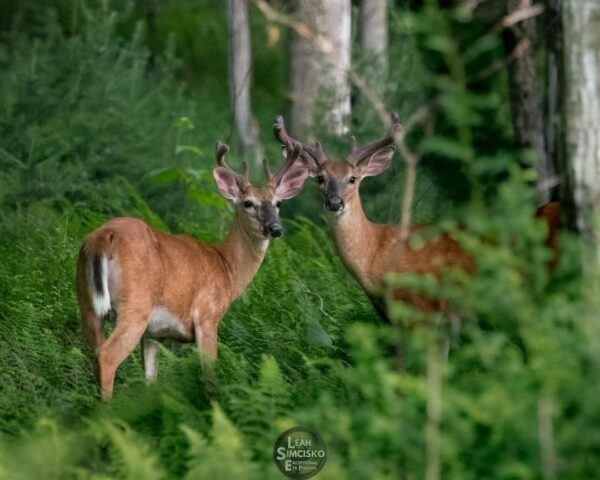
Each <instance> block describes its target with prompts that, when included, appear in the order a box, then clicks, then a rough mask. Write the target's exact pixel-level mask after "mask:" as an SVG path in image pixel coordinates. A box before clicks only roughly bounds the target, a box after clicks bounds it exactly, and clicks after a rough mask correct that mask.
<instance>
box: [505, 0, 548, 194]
mask: <svg viewBox="0 0 600 480" xmlns="http://www.w3.org/2000/svg"><path fill="white" fill-rule="evenodd" d="M531 3H533V2H532V0H509V2H508V3H507V7H508V11H509V12H512V11H514V10H517V9H518V8H519V7H520V6H524V4H531ZM535 42H536V24H535V18H529V19H526V20H524V21H522V22H520V23H517V24H515V25H514V26H512V27H511V28H510V29H507V30H505V32H504V46H505V49H506V54H507V55H511V53H512V52H514V51H516V49H517V46H518V45H520V46H523V45H525V48H523V50H522V53H520V54H519V55H518V56H517V57H516V58H515V59H514V61H513V62H511V63H510V64H509V67H508V81H509V86H510V101H511V109H512V117H513V128H514V133H515V137H516V139H517V142H518V143H519V145H520V146H522V147H524V148H530V149H532V150H533V151H534V152H535V154H536V156H537V171H538V180H537V191H538V203H539V204H540V205H542V204H544V203H547V202H548V201H550V188H551V181H552V178H554V173H555V172H554V166H553V165H552V162H551V160H552V159H551V158H550V157H548V155H547V153H546V146H545V142H544V123H543V113H542V103H541V100H540V96H539V94H538V91H539V82H538V77H537V74H536V68H535V55H534V53H535V52H534V48H535Z"/></svg>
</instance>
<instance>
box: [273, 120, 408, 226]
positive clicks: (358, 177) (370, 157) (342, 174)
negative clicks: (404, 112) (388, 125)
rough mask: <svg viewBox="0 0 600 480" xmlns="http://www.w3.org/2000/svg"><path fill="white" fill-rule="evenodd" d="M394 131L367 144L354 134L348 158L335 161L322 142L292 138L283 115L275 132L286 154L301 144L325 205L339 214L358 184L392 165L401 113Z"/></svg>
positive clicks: (400, 128) (277, 123)
mask: <svg viewBox="0 0 600 480" xmlns="http://www.w3.org/2000/svg"><path fill="white" fill-rule="evenodd" d="M392 124H393V126H392V130H393V131H392V133H390V134H389V135H387V136H385V137H383V138H381V139H379V140H376V141H374V142H372V143H369V144H368V145H365V146H363V147H358V145H357V144H356V139H355V138H354V137H352V141H351V152H350V154H349V155H348V157H346V159H345V160H344V161H337V162H336V161H331V160H329V159H328V158H327V156H326V155H325V153H324V152H323V148H322V147H321V144H320V143H319V142H317V143H316V144H315V146H314V147H313V146H310V145H306V144H303V143H300V142H298V141H297V140H295V139H293V138H291V137H290V136H289V135H288V133H287V132H286V130H285V126H284V123H283V118H282V117H277V119H276V120H275V124H274V125H273V133H274V134H275V137H276V138H277V140H279V141H280V142H281V144H282V145H283V152H284V155H287V152H289V151H290V150H292V149H294V148H296V147H297V146H301V149H302V150H301V152H300V157H301V158H302V161H303V163H304V164H305V165H306V167H307V168H308V170H309V174H310V176H312V177H315V178H316V179H317V183H318V184H319V188H320V189H321V192H322V194H323V199H324V201H325V208H326V209H327V210H328V211H329V212H331V213H333V214H336V215H341V214H342V213H343V212H344V210H345V207H346V205H348V204H350V202H351V201H352V200H353V198H354V197H356V196H358V187H359V185H360V183H361V181H362V179H363V178H365V177H372V176H375V175H379V174H380V173H382V172H383V171H385V170H386V168H387V167H388V166H389V164H390V162H391V160H392V157H393V156H394V150H395V147H394V146H393V143H394V134H395V133H397V132H400V131H402V125H400V122H399V117H398V114H396V113H394V114H392Z"/></svg>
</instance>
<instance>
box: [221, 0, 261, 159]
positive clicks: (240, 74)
mask: <svg viewBox="0 0 600 480" xmlns="http://www.w3.org/2000/svg"><path fill="white" fill-rule="evenodd" d="M228 14H229V94H230V98H231V106H232V108H233V117H234V124H235V128H236V131H237V134H238V137H239V141H240V143H241V145H242V148H243V149H244V151H245V153H246V154H247V155H250V156H252V157H253V158H254V159H255V160H256V161H257V162H260V159H261V157H262V152H261V148H260V138H259V131H258V125H257V122H256V120H255V119H254V116H253V115H252V108H251V103H250V87H251V84H252V52H251V43H250V20H249V16H248V0H229V2H228Z"/></svg>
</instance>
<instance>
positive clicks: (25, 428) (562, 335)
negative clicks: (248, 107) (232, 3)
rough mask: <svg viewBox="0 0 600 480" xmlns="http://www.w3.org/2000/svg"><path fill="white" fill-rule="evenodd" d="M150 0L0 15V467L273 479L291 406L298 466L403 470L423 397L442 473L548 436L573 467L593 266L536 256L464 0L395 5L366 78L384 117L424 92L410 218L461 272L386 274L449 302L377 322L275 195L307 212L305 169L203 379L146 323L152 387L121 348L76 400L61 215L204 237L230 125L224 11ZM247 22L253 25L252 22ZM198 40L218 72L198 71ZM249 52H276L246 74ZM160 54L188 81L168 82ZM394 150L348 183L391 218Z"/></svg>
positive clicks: (587, 472)
mask: <svg viewBox="0 0 600 480" xmlns="http://www.w3.org/2000/svg"><path fill="white" fill-rule="evenodd" d="M163 3H164V5H163V7H161V8H162V10H161V15H160V16H158V17H156V18H155V22H156V23H154V24H152V23H151V22H150V23H149V24H148V27H146V26H145V24H144V23H143V22H141V21H140V18H141V16H144V17H146V13H144V14H143V15H141V14H140V12H139V11H138V9H140V8H141V7H140V5H141V4H140V5H134V4H130V5H129V6H128V7H127V8H124V9H123V10H122V11H120V12H119V13H118V14H114V13H112V10H111V9H110V8H109V5H108V4H106V3H103V4H102V5H100V6H99V7H98V8H96V7H89V8H88V7H87V6H86V5H85V3H84V2H82V3H81V4H77V5H75V6H72V7H71V9H72V10H70V9H69V8H68V6H65V3H64V2H50V1H48V2H45V3H44V4H47V5H53V6H55V7H56V12H58V13H48V12H52V11H50V10H46V9H43V13H44V15H41V13H40V11H41V10H40V11H38V12H37V13H35V12H36V9H35V8H34V7H35V5H33V4H30V3H29V2H24V3H23V5H22V10H19V11H20V12H21V14H22V17H20V18H25V19H29V20H28V21H27V22H26V25H27V26H28V28H29V30H28V29H21V31H19V29H16V28H15V29H13V30H11V31H10V32H9V31H8V30H4V31H5V32H6V34H5V35H4V37H3V38H4V39H5V40H3V43H2V44H1V48H0V98H2V108H1V109H0V139H1V140H0V258H1V259H2V261H1V262H0V385H1V387H0V388H1V390H0V478H7V479H21V478H22V479H26V478H27V479H29V478H36V477H39V478H56V479H58V478H60V479H63V478H98V479H100V478H115V477H117V478H131V479H136V478H156V479H163V478H207V479H208V478H210V479H215V478H249V479H253V478H257V479H258V478H261V479H262V478H273V479H275V478H280V474H279V472H278V471H277V469H276V467H275V465H274V464H273V461H272V447H273V443H274V441H275V439H276V438H277V436H278V435H279V434H280V433H281V432H282V431H283V430H285V429H287V428H290V427H292V426H296V425H306V426H308V427H311V428H314V429H316V430H317V431H319V432H320V434H321V435H322V437H323V438H324V439H325V442H326V443H327V447H328V452H329V456H328V460H327V463H326V465H325V468H324V470H323V471H322V472H321V474H320V476H319V478H323V479H342V478H343V479H347V478H373V479H392V478H420V477H422V476H423V473H424V471H425V469H426V468H427V463H428V459H427V457H426V454H425V452H426V450H427V445H428V442H430V441H431V438H430V437H428V436H427V435H426V434H425V429H426V425H427V424H428V405H430V402H431V401H432V400H436V398H434V397H436V395H437V396H440V395H441V401H442V406H443V408H442V421H441V424H440V430H439V432H438V433H437V436H438V437H439V438H438V440H439V441H440V444H441V460H442V472H443V476H444V478H456V479H461V480H462V479H468V478H473V479H479V478H523V479H525V478H527V479H529V478H541V477H542V474H541V473H540V472H541V470H542V468H543V464H544V462H545V461H547V460H544V458H545V457H544V455H546V454H547V453H548V452H547V451H546V450H543V449H544V448H546V449H547V448H548V447H547V445H548V442H549V441H550V442H551V443H552V444H553V445H554V449H555V451H554V455H555V456H556V458H557V465H558V474H559V475H560V476H563V477H565V478H594V476H595V475H596V472H597V467H598V465H597V460H596V459H597V458H598V456H599V454H600V442H599V441H598V438H600V428H599V425H600V418H599V415H598V409H597V398H598V389H599V387H600V384H599V380H600V376H599V375H598V374H599V368H600V355H599V354H598V349H597V348H596V347H595V346H596V345H597V343H598V340H600V327H599V326H598V322H597V321H596V319H595V315H596V312H597V311H598V307H599V305H598V299H597V294H596V292H597V285H598V283H597V280H594V279H589V280H588V282H587V283H585V284H584V283H583V282H581V279H580V273H579V271H578V268H577V267H576V265H578V264H579V252H578V251H577V248H576V242H575V241H573V239H570V238H568V235H566V236H565V238H563V239H562V241H561V261H560V263H559V264H558V266H557V268H556V269H555V271H554V272H553V273H552V274H550V272H549V270H548V268H547V265H548V262H549V260H550V258H551V257H550V253H549V252H548V250H547V249H546V247H545V246H544V245H543V242H544V238H545V230H544V226H543V225H542V224H541V222H539V221H536V220H534V219H533V216H534V207H533V205H534V201H533V193H532V189H531V187H530V185H529V182H530V181H531V179H532V169H531V167H530V165H529V164H528V162H526V161H525V159H526V155H523V154H521V153H520V152H517V151H515V149H514V148H513V146H512V144H511V138H510V134H509V132H508V125H509V124H508V121H507V112H506V107H505V105H506V103H507V101H506V91H505V87H504V86H503V83H502V80H503V79H502V74H501V73H499V74H496V75H493V76H492V77H490V78H489V79H488V80H489V82H488V83H487V84H485V85H483V84H482V83H478V81H471V79H472V76H473V75H474V71H477V70H485V67H486V66H487V65H489V64H490V63H491V62H493V61H494V60H495V59H496V58H497V56H498V45H499V44H498V39H497V38H496V37H495V36H494V35H491V34H489V33H482V32H488V30H486V29H485V28H483V27H482V26H481V25H478V24H476V23H474V22H471V21H470V20H469V19H468V18H467V17H465V15H466V13H465V11H464V10H461V9H460V8H459V9H458V10H450V11H447V10H444V11H442V10H438V9H437V7H435V6H434V3H435V2H426V3H427V7H426V8H425V9H423V10H422V11H419V12H417V13H413V14H410V15H407V14H406V12H405V11H404V10H399V11H398V12H396V14H395V15H394V16H393V20H394V22H393V24H392V38H395V39H396V40H395V41H396V42H397V44H393V45H392V47H391V52H392V53H393V55H398V56H401V58H402V62H399V63H398V64H395V65H393V66H392V76H391V78H397V76H398V75H400V74H403V78H404V80H403V81H402V82H396V81H395V82H390V85H388V86H387V87H386V92H387V94H388V96H389V97H388V98H395V99H397V103H399V104H401V111H402V112H403V114H404V115H406V114H409V113H410V112H411V111H413V110H414V108H416V107H417V106H418V105H419V103H420V102H421V100H422V99H426V98H427V99H430V98H431V99H434V100H435V102H437V103H438V105H439V110H438V115H437V117H436V118H435V122H434V125H433V127H435V128H432V129H431V130H432V131H433V132H434V134H432V135H429V136H424V137H420V136H419V135H418V134H415V135H413V136H411V138H410V144H411V148H414V149H415V150H416V151H418V152H419V153H420V154H421V155H422V161H421V165H420V171H419V175H420V180H419V183H418V185H417V186H416V187H417V188H416V190H417V197H418V198H417V199H418V201H417V203H416V204H415V206H414V209H415V217H416V218H418V219H419V220H421V219H428V220H431V219H432V218H433V219H435V218H436V217H437V218H438V220H439V221H438V222H436V224H435V225H433V226H432V227H431V228H430V229H427V230H426V232H425V234H424V236H426V237H427V238H430V237H433V236H436V235H439V234H440V233H449V234H451V235H452V236H454V237H455V238H456V239H457V240H458V241H459V242H460V243H461V244H462V245H463V246H464V248H466V249H467V250H468V251H469V252H470V253H471V254H472V255H473V257H474V258H476V260H477V272H476V274H475V275H474V276H473V277H468V276H466V275H464V274H461V273H460V272H448V275H447V276H446V277H444V278H443V279H441V281H440V282H435V281H433V280H432V279H431V278H423V277H416V278H415V277H411V276H408V275H404V276H401V277H398V276H391V278H390V284H398V283H401V284H402V285H404V286H408V287H410V288H415V289H418V290H421V291H424V292H427V293H428V294H430V295H431V296H433V297H440V298H443V299H446V300H447V301H448V302H450V303H451V304H452V305H453V308H454V310H455V312H456V313H457V315H456V318H455V319H454V321H453V322H450V323H449V324H448V323H445V321H442V319H441V318H440V316H439V315H438V316H426V315H423V314H420V315H418V314H415V312H411V311H408V310H407V308H406V306H403V305H397V304H391V305H390V313H391V315H392V317H393V319H394V323H393V324H392V325H386V324H383V323H382V322H381V321H380V320H379V318H378V317H377V315H376V314H375V312H374V311H373V309H372V307H371V305H370V304H369V302H368V300H367V299H366V297H365V296H364V295H363V294H362V292H361V291H360V290H359V289H358V287H357V285H356V284H355V283H354V281H353V280H352V279H351V278H350V276H349V275H348V273H347V272H346V271H345V270H344V269H343V267H342V265H341V263H340V262H339V260H338V259H337V257H336V255H335V253H334V249H333V246H332V244H331V241H330V239H329V237H328V235H327V232H326V231H325V230H324V229H323V228H322V227H321V226H320V225H319V224H317V222H315V221H314V218H313V219H307V218H304V217H303V216H300V215H295V216H294V215H293V214H294V213H296V212H303V213H304V212H305V211H308V210H310V208H309V209H306V208H305V207H306V205H307V199H306V196H307V195H308V196H310V195H309V194H310V192H307V193H305V194H303V196H301V197H299V198H298V199H296V200H294V202H290V203H293V204H295V205H297V206H295V207H294V206H293V205H291V206H287V207H284V211H283V216H284V217H286V216H287V217H292V216H293V217H294V218H293V219H287V220H286V226H287V227H288V232H286V233H287V234H286V236H285V237H284V238H283V239H281V240H278V241H274V242H273V244H272V245H271V247H270V249H269V252H268V254H267V258H266V260H265V262H264V265H263V266H262V268H261V270H260V272H259V274H258V275H257V277H256V278H255V279H254V281H253V282H252V284H251V285H250V287H249V288H248V289H247V290H246V292H245V293H244V294H243V295H242V297H241V298H240V299H239V300H238V301H237V302H235V303H234V305H232V307H231V308H230V311H229V312H228V314H227V315H226V317H225V318H224V320H223V322H222V324H221V326H220V331H219V360H218V362H217V364H216V374H217V378H218V384H219V391H218V396H215V397H210V398H209V396H208V394H207V393H206V389H205V386H204V382H203V378H202V375H201V373H200V361H199V359H198V356H197V354H196V352H195V349H194V348H193V347H192V346H190V345H179V344H176V345H165V346H161V349H160V359H159V363H160V369H159V370H160V377H159V380H158V381H157V382H155V383H153V384H151V385H146V383H145V380H144V378H143V375H142V371H141V366H140V360H139V358H138V357H139V355H138V352H135V354H134V355H131V356H130V358H129V359H128V360H127V361H126V362H125V363H124V364H123V365H122V366H121V367H120V369H119V372H118V376H117V384H116V387H115V392H116V394H115V398H114V400H113V402H111V403H110V404H108V405H103V404H100V403H99V400H98V391H97V386H96V382H95V379H94V366H93V365H94V364H93V359H92V356H91V355H90V352H88V351H87V350H86V348H85V347H84V345H83V341H82V338H81V334H80V331H79V330H80V327H79V320H78V318H77V317H78V313H77V305H76V299H75V295H74V281H73V280H74V269H75V259H76V256H77V252H78V248H79V245H80V244H81V242H82V240H83V238H84V236H85V235H86V234H87V233H88V232H89V231H91V229H93V228H95V227H96V226H98V225H99V224H101V223H102V222H103V221H105V220H106V219H107V218H109V217H112V216H116V215H135V216H139V217H142V218H145V219H146V220H147V221H149V222H150V223H151V224H152V225H154V226H155V227H157V228H159V229H162V230H169V229H170V230H174V231H184V232H188V233H193V234H194V235H196V236H198V237H200V238H203V239H208V240H211V241H217V240H218V239H220V238H222V237H223V235H224V233H225V230H226V228H227V225H228V221H229V219H230V217H231V215H230V212H229V211H228V210H227V207H226V206H225V203H224V201H223V200H222V199H221V198H220V197H218V196H217V194H216V193H215V189H214V186H213V184H212V179H211V175H210V167H211V166H212V164H213V161H214V160H213V159H212V153H211V152H212V145H214V142H215V140H216V139H218V138H222V139H224V136H225V134H226V132H228V129H229V126H228V125H227V120H228V114H227V113H226V112H227V104H226V102H227V95H226V94H225V93H224V91H225V90H224V89H223V88H222V77H223V72H224V70H225V63H224V62H225V58H224V52H225V48H224V41H225V40H224V39H225V33H224V32H225V30H224V25H223V22H224V9H223V8H221V6H220V5H219V6H216V4H214V3H210V2H191V3H194V8H193V9H192V10H191V12H192V13H191V14H190V15H189V16H186V12H187V10H186V9H187V8H188V7H189V6H190V4H191V3H190V2H161V4H163ZM40 8H41V7H40ZM69 12H71V13H72V14H73V15H72V16H73V18H72V19H71V17H70V16H69V14H68V13H69ZM56 17H58V19H57V18H56ZM200 17H202V20H203V22H202V29H200V30H199V31H198V32H199V35H198V36H197V37H196V36H195V32H196V30H195V28H196V25H197V23H198V22H199V20H198V19H199V18H200ZM17 20H18V18H16V17H15V22H16V23H17V24H18V22H17ZM3 21H4V20H3ZM2 25H3V26H4V28H7V27H6V24H5V23H2ZM262 27H264V20H263V19H260V18H259V17H256V18H253V28H254V29H257V28H259V29H260V28H262ZM146 31H147V35H146V34H145V32H146ZM171 31H175V44H176V47H175V50H177V51H178V53H179V54H182V53H184V52H186V51H187V53H185V54H184V55H180V57H183V58H182V59H181V61H176V60H175V59H174V58H173V54H172V52H173V46H172V44H171V43H170V41H169V40H168V38H169V35H168V33H169V32H171ZM263 34H264V33H263V32H262V31H261V33H260V34H258V35H256V36H255V38H253V42H257V43H258V44H262V43H264V38H263V37H262V35H263ZM182 39H183V40H182ZM208 40H213V43H214V42H216V43H217V46H216V47H215V48H214V50H210V49H209V48H208V47H206V44H207V41H208ZM217 40H218V41H217ZM466 47H468V48H466ZM255 50H258V51H259V52H260V53H259V54H258V57H257V62H258V63H257V65H256V67H257V70H258V73H257V77H256V78H257V79H259V82H258V83H259V84H260V86H259V88H258V89H257V90H258V93H257V96H258V97H259V98H260V99H261V100H262V102H261V104H260V107H259V109H258V110H259V117H260V118H259V119H260V123H261V125H267V126H268V125H270V122H271V121H272V116H273V112H279V111H280V109H281V106H282V105H281V104H282V100H281V97H282V96H281V95H280V93H281V91H282V90H283V89H284V87H283V86H282V85H283V83H282V82H281V79H279V80H277V78H278V75H279V73H281V72H282V71H283V64H284V62H283V57H284V53H282V52H284V50H283V45H278V46H276V47H275V48H274V50H272V51H260V49H259V48H256V49H255ZM419 52H420V54H422V58H421V57H419V56H418V55H417V54H418V53H419ZM218 56H220V57H222V58H221V60H220V61H221V63H219V64H218V65H216V66H215V67H214V72H217V73H218V74H219V75H220V77H218V78H220V79H221V83H219V82H218V81H215V78H211V77H210V75H209V74H208V73H207V72H205V70H207V69H209V68H212V67H213V62H214V61H215V58H216V57H218ZM150 58H151V61H150ZM191 58H194V59H195V60H193V61H192V60H191ZM194 62H197V64H196V63H194ZM273 62H275V63H273ZM392 63H393V62H392ZM271 64H273V65H274V70H275V72H279V73H277V74H273V75H272V76H269V74H268V68H267V67H268V66H270V65H271ZM406 70H410V72H412V74H413V76H411V75H407V74H406ZM182 77H183V78H185V79H187V80H188V81H189V82H190V84H191V87H190V88H191V89H192V90H190V91H185V90H184V89H182V88H181V87H180V80H181V78H182ZM196 77H199V78H196ZM483 83H485V82H483ZM193 88H195V90H193ZM190 92H192V93H193V94H192V93H190ZM367 110H368V106H367V105H365V104H360V102H358V103H357V106H356V110H355V113H356V124H357V130H358V132H357V133H358V137H359V140H363V141H366V140H368V139H369V138H370V137H371V136H374V135H377V131H378V129H379V126H378V125H377V123H376V122H375V117H374V116H372V115H365V113H366V111H367ZM359 124H360V125H359ZM343 148H347V145H346V146H345V147H343ZM341 149H342V147H341V146H340V151H341ZM272 153H273V155H275V154H276V153H277V148H276V146H275V147H273V151H272ZM397 163H400V162H397ZM402 172H403V170H402V167H401V166H397V167H396V169H395V170H394V171H393V172H392V174H391V175H390V176H389V177H387V180H386V178H385V177H382V178H381V179H379V180H376V181H373V182H372V183H371V184H370V185H369V184H368V183H367V184H365V187H367V188H366V189H365V191H364V192H363V193H364V194H365V195H364V196H365V197H366V199H365V204H367V205H369V204H370V205H371V206H370V207H369V208H370V209H371V210H369V214H373V215H374V216H375V217H377V218H380V219H383V218H386V217H387V218H395V217H397V213H398V208H397V205H399V198H400V196H401V193H402V188H401V185H399V183H400V182H401V180H403V177H402ZM390 178H391V179H393V180H392V181H390ZM450 180H451V181H450ZM386 183H387V184H388V185H385V184H386ZM384 185H385V188H383V187H384ZM308 190H309V191H310V190H314V189H313V187H309V188H308ZM313 193H314V192H313ZM375 194H377V195H375ZM449 205H451V206H452V210H451V211H452V215H450V213H449V212H447V211H445V210H444V208H445V207H448V206H449ZM312 206H313V207H316V205H315V204H314V202H313V205H312ZM442 212H443V213H444V214H443V215H442ZM424 239H425V237H424V238H421V239H417V240H416V241H417V243H418V242H419V241H420V242H423V241H424ZM440 338H441V339H445V340H447V342H448V345H449V350H448V356H447V360H445V368H444V374H443V385H442V388H441V391H438V392H436V391H435V389H432V387H431V383H430V382H428V371H429V370H430V368H431V365H430V360H428V358H429V357H428V351H429V348H430V347H431V346H432V345H433V343H432V342H439V341H440ZM544 422H546V423H544ZM548 422H550V424H552V425H553V431H552V430H551V431H550V433H548V430H545V429H544V428H542V426H543V425H546V424H547V423H548ZM548 435H550V437H548ZM543 445H546V446H545V447H544V446H543Z"/></svg>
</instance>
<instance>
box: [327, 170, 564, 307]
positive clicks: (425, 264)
mask: <svg viewBox="0 0 600 480" xmlns="http://www.w3.org/2000/svg"><path fill="white" fill-rule="evenodd" d="M319 174H320V175H322V176H323V177H324V178H325V182H324V183H323V185H324V187H323V189H325V185H326V183H327V181H328V180H329V179H331V178H336V179H338V180H342V182H341V184H342V185H343V187H342V188H341V191H340V196H341V197H342V199H343V200H344V204H345V208H344V211H343V212H342V213H341V214H339V215H336V214H332V213H329V214H328V216H329V223H330V226H331V230H332V235H333V239H334V242H335V245H336V249H337V251H338V253H339V255H340V257H341V259H342V261H343V263H344V265H345V266H346V268H347V269H348V271H349V272H350V273H351V274H352V275H353V276H354V278H355V279H356V280H357V281H358V283H359V284H360V286H361V287H362V289H363V290H364V291H365V292H366V293H367V295H368V296H369V298H370V299H371V301H372V302H373V304H374V306H375V307H376V308H377V310H378V311H379V312H380V313H381V314H382V316H384V317H387V315H386V313H385V305H384V301H383V287H384V282H383V280H384V275H385V274H386V273H388V272H397V273H414V274H420V275H433V276H434V277H436V278H440V276H441V274H442V272H443V271H444V269H448V268H459V269H463V270H464V271H466V272H468V273H474V272H475V268H476V266H475V263H474V261H473V259H472V258H471V257H470V256H469V255H468V254H467V252H465V251H464V250H463V248H462V247H461V246H460V245H459V244H458V242H457V241H456V240H454V239H453V238H451V237H450V236H449V235H442V236H440V237H438V238H436V239H435V240H431V241H429V242H427V243H426V244H425V245H424V246H423V247H421V248H418V249H416V248H412V247H411V246H410V243H411V240H412V239H413V238H414V237H415V235H416V234H417V233H418V232H419V231H420V230H422V229H423V228H425V227H427V225H412V226H411V227H410V233H409V236H408V240H407V241H406V242H405V244H404V245H402V246H400V245H399V243H400V226H398V225H382V224H376V223H373V222H371V221H370V220H368V219H367V217H366V216H365V214H364V211H363V207H362V204H361V200H360V195H359V185H360V171H359V170H358V169H357V168H356V167H354V166H352V165H350V164H348V163H347V162H331V161H329V160H328V161H326V162H324V163H323V164H322V165H321V167H320V171H319ZM351 176H355V177H357V181H356V182H355V183H354V184H350V183H348V181H347V179H348V178H349V177H351ZM537 217H539V218H544V219H546V221H547V222H548V225H549V237H548V242H547V245H548V246H549V247H550V248H551V249H552V250H553V251H554V260H553V261H552V265H551V267H552V268H553V267H554V265H555V263H556V259H557V255H558V252H557V241H556V237H557V232H558V229H559V226H560V206H559V204H558V202H554V203H550V204H547V205H545V206H543V207H540V209H538V213H537ZM393 295H394V297H395V298H396V299H398V300H402V301H404V302H405V303H407V304H409V305H411V306H413V307H415V308H417V309H420V310H421V311H429V312H431V311H442V310H445V308H446V305H445V304H444V303H443V302H438V301H434V300H431V299H429V298H426V297H424V296H422V295H418V294H415V293H414V292H411V291H407V290H403V289H400V288H399V289H396V290H395V291H394V292H393Z"/></svg>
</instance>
